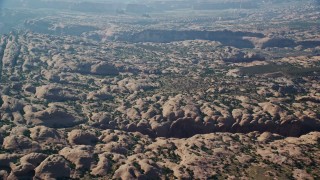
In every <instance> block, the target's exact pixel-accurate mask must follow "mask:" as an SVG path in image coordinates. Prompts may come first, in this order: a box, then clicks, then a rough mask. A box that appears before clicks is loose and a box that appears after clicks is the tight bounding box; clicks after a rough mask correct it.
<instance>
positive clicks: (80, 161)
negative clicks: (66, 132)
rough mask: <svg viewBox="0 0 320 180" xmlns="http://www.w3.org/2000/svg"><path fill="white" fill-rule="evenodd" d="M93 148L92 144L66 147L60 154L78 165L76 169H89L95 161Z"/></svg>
mask: <svg viewBox="0 0 320 180" xmlns="http://www.w3.org/2000/svg"><path fill="white" fill-rule="evenodd" d="M92 150H93V149H92V147H91V146H84V145H79V146H73V147H72V148H69V147H65V148H63V149H62V150H61V151H60V152H59V154H60V155H61V156H63V157H64V158H66V159H67V160H68V161H70V162H71V163H73V164H74V165H76V169H79V170H89V169H90V168H91V165H92V162H93V157H92Z"/></svg>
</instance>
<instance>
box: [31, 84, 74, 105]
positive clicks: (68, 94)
mask: <svg viewBox="0 0 320 180" xmlns="http://www.w3.org/2000/svg"><path fill="white" fill-rule="evenodd" d="M35 95H36V97H37V98H43V99H48V100H54V101H67V100H77V99H79V94H78V93H77V92H75V91H72V90H70V89H66V88H62V87H59V86H56V85H54V84H50V85H44V86H40V87H37V88H36V94H35Z"/></svg>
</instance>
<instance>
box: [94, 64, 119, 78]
mask: <svg viewBox="0 0 320 180" xmlns="http://www.w3.org/2000/svg"><path fill="white" fill-rule="evenodd" d="M90 72H91V73H93V74H99V75H117V74H119V70H118V69H117V68H115V67H114V66H113V65H111V64H109V63H107V62H100V63H98V64H93V65H92V66H91V70H90Z"/></svg>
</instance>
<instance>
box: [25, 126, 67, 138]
mask: <svg viewBox="0 0 320 180" xmlns="http://www.w3.org/2000/svg"><path fill="white" fill-rule="evenodd" d="M30 137H31V139H33V140H35V141H58V140H59V139H60V138H61V136H60V134H59V133H58V132H57V130H55V129H53V128H48V127H45V126H35V127H33V128H30Z"/></svg>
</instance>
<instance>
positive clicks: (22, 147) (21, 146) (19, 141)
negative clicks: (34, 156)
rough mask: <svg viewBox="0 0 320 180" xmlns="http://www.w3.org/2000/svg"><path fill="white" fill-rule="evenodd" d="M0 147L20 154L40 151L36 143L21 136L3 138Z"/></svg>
mask: <svg viewBox="0 0 320 180" xmlns="http://www.w3.org/2000/svg"><path fill="white" fill-rule="evenodd" d="M2 147H3V148H4V149H7V150H15V151H21V152H34V151H38V150H39V149H40V146H39V144H38V143H37V142H36V141H32V140H31V139H29V138H28V137H25V136H23V135H10V136H7V137H6V138H4V140H3V145H2Z"/></svg>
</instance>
